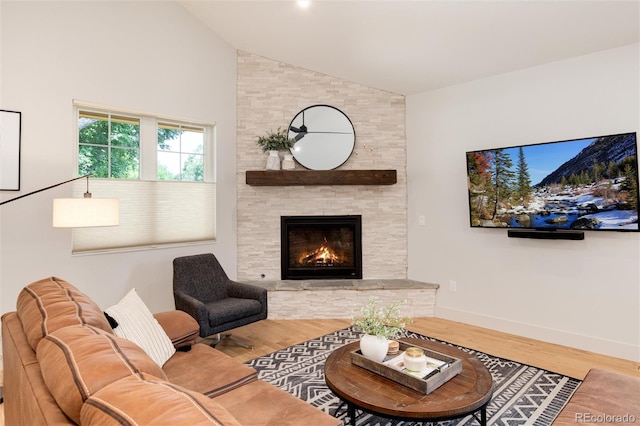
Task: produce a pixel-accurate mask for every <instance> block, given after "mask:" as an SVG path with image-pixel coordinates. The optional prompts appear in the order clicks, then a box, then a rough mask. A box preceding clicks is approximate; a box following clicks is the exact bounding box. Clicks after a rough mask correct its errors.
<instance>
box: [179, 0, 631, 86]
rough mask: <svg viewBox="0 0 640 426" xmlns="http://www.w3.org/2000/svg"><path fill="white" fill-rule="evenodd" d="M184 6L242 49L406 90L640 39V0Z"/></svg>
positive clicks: (208, 2) (331, 0) (327, 0)
mask: <svg viewBox="0 0 640 426" xmlns="http://www.w3.org/2000/svg"><path fill="white" fill-rule="evenodd" d="M179 3H180V4H182V5H183V6H184V7H185V8H186V9H187V10H188V11H189V12H191V13H192V14H193V15H194V16H196V17H197V18H198V19H200V20H201V21H202V22H204V23H205V24H206V25H207V26H209V27H210V28H211V29H212V30H213V31H214V32H216V33H217V34H218V35H219V36H221V37H222V38H223V39H225V40H226V41H227V42H228V43H230V44H231V45H232V46H234V47H235V48H237V49H239V50H243V51H246V52H250V53H253V54H257V55H260V56H264V57H267V58H270V59H274V60H277V61H281V62H285V63H288V64H291V65H295V66H299V67H302V68H306V69H309V70H313V71H318V72H321V73H324V74H328V75H332V76H335V77H340V78H344V79H347V80H351V81H355V82H358V83H361V84H366V85H369V86H371V87H375V88H378V89H382V90H387V91H390V92H394V93H400V94H405V95H410V94H415V93H419V92H423V91H427V90H433V89H437V88H441V87H446V86H451V85H455V84H459V83H463V82H467V81H472V80H475V79H479V78H484V77H488V76H491V75H496V74H501V73H506V72H511V71H516V70H520V69H523V68H528V67H532V66H536V65H541V64H545V63H549V62H553V61H558V60H562V59H565V58H570V57H575V56H580V55H585V54H588V53H592V52H597V51H600V50H605V49H610V48H615V47H619V46H623V45H628V44H632V43H638V41H639V40H640V29H639V28H640V2H639V1H638V0H629V1H628V0H623V1H614V0H599V1H585V0H548V1H547V0H471V1H459V0H445V1H435V0H434V1H431V0H424V1H416V0H414V1H400V0H395V1H394V0H387V1H366V0H365V1H362V0H361V1H354V0H352V1H335V0H312V1H311V4H310V6H309V7H307V8H301V7H299V6H298V5H297V3H296V2H295V1H293V0H290V1H217V0H216V1H213V0H204V1H203V0H199V1H179Z"/></svg>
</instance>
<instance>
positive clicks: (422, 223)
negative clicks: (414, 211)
mask: <svg viewBox="0 0 640 426" xmlns="http://www.w3.org/2000/svg"><path fill="white" fill-rule="evenodd" d="M425 224H426V221H425V218H424V215H422V214H421V215H420V216H418V225H420V226H424V225H425Z"/></svg>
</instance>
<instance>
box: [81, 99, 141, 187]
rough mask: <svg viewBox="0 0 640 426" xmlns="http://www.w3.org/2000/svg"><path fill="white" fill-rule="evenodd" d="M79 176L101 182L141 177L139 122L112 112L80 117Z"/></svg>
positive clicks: (136, 119) (89, 112)
mask: <svg viewBox="0 0 640 426" xmlns="http://www.w3.org/2000/svg"><path fill="white" fill-rule="evenodd" d="M78 144H79V150H78V173H79V175H80V176H84V175H86V174H91V175H92V176H94V177H100V178H119V179H138V178H139V177H140V119H139V118H135V117H125V116H122V115H113V114H111V113H109V112H106V113H100V112H91V111H80V112H79V113H78Z"/></svg>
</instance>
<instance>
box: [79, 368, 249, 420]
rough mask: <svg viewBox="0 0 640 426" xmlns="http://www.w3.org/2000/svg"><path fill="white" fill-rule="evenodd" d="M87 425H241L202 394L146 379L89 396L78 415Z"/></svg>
mask: <svg viewBox="0 0 640 426" xmlns="http://www.w3.org/2000/svg"><path fill="white" fill-rule="evenodd" d="M80 420H81V424H88V425H89V424H90V425H159V424H163V425H229V426H231V425H240V423H238V421H237V420H236V419H235V418H234V417H233V416H232V415H231V414H229V412H228V411H227V410H225V409H224V408H223V407H221V406H220V405H219V404H218V403H216V402H214V401H212V400H211V399H209V398H207V397H206V396H204V395H202V394H198V393H197V392H191V391H188V390H186V389H184V388H181V387H180V386H176V385H174V384H172V383H169V382H165V381H162V380H160V379H157V378H153V377H147V378H146V379H141V378H140V377H137V376H129V377H125V378H123V379H121V380H118V381H116V382H114V383H112V384H110V385H109V386H106V387H104V388H103V389H101V390H99V391H98V392H96V393H95V394H93V395H91V396H90V397H89V398H88V399H87V400H86V402H85V403H84V405H83V406H82V409H81V411H80Z"/></svg>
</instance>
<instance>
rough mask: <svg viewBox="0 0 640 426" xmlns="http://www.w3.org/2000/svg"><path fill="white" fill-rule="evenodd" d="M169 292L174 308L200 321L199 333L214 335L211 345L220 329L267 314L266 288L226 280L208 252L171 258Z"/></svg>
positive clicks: (225, 329)
mask: <svg viewBox="0 0 640 426" xmlns="http://www.w3.org/2000/svg"><path fill="white" fill-rule="evenodd" d="M173 296H174V299H175V304H176V309H178V310H181V311H184V312H186V313H188V314H189V315H191V316H192V317H193V318H194V319H195V320H196V321H197V322H198V324H199V325H200V337H203V338H204V337H209V336H212V335H215V334H217V335H218V337H217V339H216V341H215V342H214V343H213V346H215V344H217V343H218V342H219V340H220V333H222V332H224V331H227V330H231V329H233V328H236V327H240V326H243V325H247V324H250V323H252V322H256V321H259V320H263V319H266V318H267V290H266V289H264V288H261V287H257V286H254V285H250V284H243V283H238V282H235V281H232V280H230V279H229V277H228V276H227V274H226V273H225V272H224V269H222V266H221V265H220V263H218V259H216V257H215V256H214V255H213V254H211V253H207V254H198V255H193V256H184V257H178V258H175V259H174V260H173ZM227 336H228V335H227ZM240 344H241V343H240ZM243 346H246V347H251V346H250V345H249V346H248V345H243Z"/></svg>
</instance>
